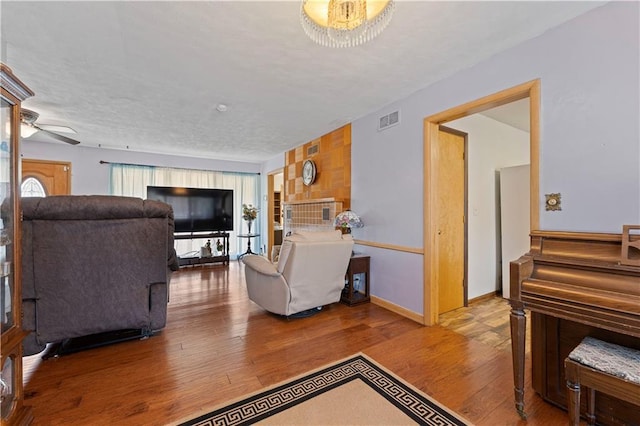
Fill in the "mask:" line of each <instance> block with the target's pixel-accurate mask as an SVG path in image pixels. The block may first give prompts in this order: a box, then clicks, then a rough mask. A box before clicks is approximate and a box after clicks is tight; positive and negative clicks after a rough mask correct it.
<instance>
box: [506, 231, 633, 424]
mask: <svg viewBox="0 0 640 426" xmlns="http://www.w3.org/2000/svg"><path fill="white" fill-rule="evenodd" d="M634 228H636V227H631V230H633V229H634ZM638 246H640V237H639V236H638V235H634V234H633V233H630V229H629V227H626V226H625V228H624V231H623V233H622V234H595V233H569V232H543V231H534V232H532V233H531V249H530V251H529V252H528V253H527V254H525V255H524V256H522V257H520V258H519V259H518V260H515V261H513V262H511V263H510V289H511V297H510V300H509V302H510V304H511V314H510V326H511V346H512V356H513V377H514V391H515V405H516V409H517V411H518V413H519V414H520V416H521V417H522V418H526V413H525V406H524V368H525V334H526V314H525V311H531V313H532V315H531V317H532V330H531V360H532V386H533V388H534V390H535V391H536V392H537V393H539V394H540V395H541V396H542V397H543V398H544V399H545V400H547V401H548V402H551V403H553V404H556V405H558V406H561V407H564V408H566V391H565V379H564V364H563V362H564V359H565V358H566V356H567V355H568V354H569V352H571V350H572V349H573V348H574V347H575V346H577V345H578V344H579V343H580V341H581V340H582V338H583V337H584V336H586V335H590V336H593V337H596V338H599V339H601V340H606V341H610V342H612V343H617V344H620V345H624V346H628V347H633V348H636V349H640V250H638ZM583 394H584V392H583ZM583 396H584V395H583ZM582 404H583V408H584V406H585V401H583V402H582ZM596 409H597V412H596V416H597V417H598V421H599V422H602V423H604V424H640V407H637V406H632V405H631V404H629V403H626V402H624V401H620V400H617V399H615V398H612V397H608V396H607V395H599V394H598V395H597V399H596Z"/></svg>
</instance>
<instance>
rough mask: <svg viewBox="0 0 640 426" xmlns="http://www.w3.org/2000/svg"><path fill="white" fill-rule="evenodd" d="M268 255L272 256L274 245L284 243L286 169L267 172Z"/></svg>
mask: <svg viewBox="0 0 640 426" xmlns="http://www.w3.org/2000/svg"><path fill="white" fill-rule="evenodd" d="M267 193H268V197H267V200H268V201H267V232H268V238H267V241H268V243H267V253H266V254H267V256H269V257H271V253H272V252H273V246H277V245H280V244H282V229H283V226H282V225H283V221H282V212H283V210H282V202H283V201H284V170H283V169H278V170H275V171H273V172H271V173H269V174H267Z"/></svg>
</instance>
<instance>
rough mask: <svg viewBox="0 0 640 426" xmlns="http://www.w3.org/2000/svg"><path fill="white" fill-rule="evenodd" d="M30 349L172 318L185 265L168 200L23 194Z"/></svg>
mask: <svg viewBox="0 0 640 426" xmlns="http://www.w3.org/2000/svg"><path fill="white" fill-rule="evenodd" d="M22 216H23V223H22V310H23V317H24V320H23V327H24V329H25V330H26V331H28V332H30V333H29V335H28V336H27V338H26V339H25V340H24V354H25V355H31V354H34V353H38V352H41V351H42V350H43V349H44V348H45V347H46V345H47V343H52V342H61V341H65V340H67V339H72V338H76V337H81V336H87V335H94V334H98V333H105V332H110V331H117V330H129V329H135V330H140V332H141V335H143V336H144V335H146V336H148V335H151V334H152V333H153V332H154V331H157V330H159V329H162V328H163V327H164V326H165V324H166V319H167V303H168V297H169V280H170V275H171V271H172V270H177V269H178V263H177V258H176V254H175V249H174V244H173V231H174V223H173V210H172V208H171V206H170V205H169V204H166V203H162V202H159V201H152V200H142V199H140V198H132V197H116V196H101V195H86V196H82V195H81V196H51V197H47V198H23V199H22Z"/></svg>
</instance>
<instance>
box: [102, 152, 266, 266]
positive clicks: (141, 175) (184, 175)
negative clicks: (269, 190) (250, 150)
mask: <svg viewBox="0 0 640 426" xmlns="http://www.w3.org/2000/svg"><path fill="white" fill-rule="evenodd" d="M110 177H111V179H110V182H111V187H110V193H111V194H112V195H120V196H128V197H139V198H147V186H177V187H186V188H217V189H232V190H233V212H234V214H233V220H234V224H233V231H231V232H229V234H230V238H229V254H230V256H231V257H232V258H235V257H237V255H238V254H240V253H244V251H245V250H246V244H247V239H246V238H242V239H240V238H238V236H237V235H238V234H243V233H246V232H247V225H246V223H244V221H243V220H242V204H253V205H254V206H258V208H260V175H258V174H254V173H234V172H217V171H209V170H190V169H177V168H171V167H153V166H136V165H129V164H111V165H110ZM259 223H260V221H258V220H256V221H254V223H253V226H254V228H253V229H252V232H253V233H254V234H260V229H257V228H255V227H257V226H259ZM205 243H206V238H205V239H193V240H176V252H177V253H178V255H179V256H180V255H182V256H189V255H193V254H194V253H199V252H200V247H202V246H204V245H205ZM212 243H214V241H212ZM261 247H262V240H261V237H255V238H252V239H251V249H252V251H254V252H260V248H261Z"/></svg>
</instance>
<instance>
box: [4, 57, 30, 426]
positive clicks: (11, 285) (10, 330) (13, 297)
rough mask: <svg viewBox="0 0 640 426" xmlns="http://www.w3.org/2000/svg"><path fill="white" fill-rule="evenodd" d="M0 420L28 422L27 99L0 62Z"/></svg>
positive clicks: (24, 88) (26, 93)
mask: <svg viewBox="0 0 640 426" xmlns="http://www.w3.org/2000/svg"><path fill="white" fill-rule="evenodd" d="M0 77H1V83H2V89H1V90H2V107H1V113H0V121H1V123H0V127H1V129H0V132H1V135H2V139H1V140H0V277H1V281H0V299H1V300H0V305H1V306H0V311H1V318H0V320H1V321H0V322H1V323H2V337H1V339H2V341H1V345H2V346H0V352H1V358H2V374H1V377H0V392H1V397H0V413H1V414H0V418H1V424H2V425H14V424H29V423H31V420H32V414H31V410H30V409H29V408H28V407H26V406H24V405H23V399H24V389H23V384H22V340H23V339H24V337H25V335H26V333H25V332H24V331H23V330H22V327H21V321H22V316H21V307H22V291H21V280H20V273H21V263H20V254H21V246H20V238H21V230H20V193H19V191H20V173H19V165H20V163H19V161H20V146H19V143H20V135H19V132H20V103H21V102H22V101H23V100H24V99H26V98H28V97H30V96H33V92H31V90H29V88H28V87H27V86H25V85H24V84H23V83H22V82H21V81H20V80H19V79H18V78H17V77H16V76H15V75H13V72H12V71H11V69H10V68H9V67H7V66H6V65H4V64H0Z"/></svg>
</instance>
